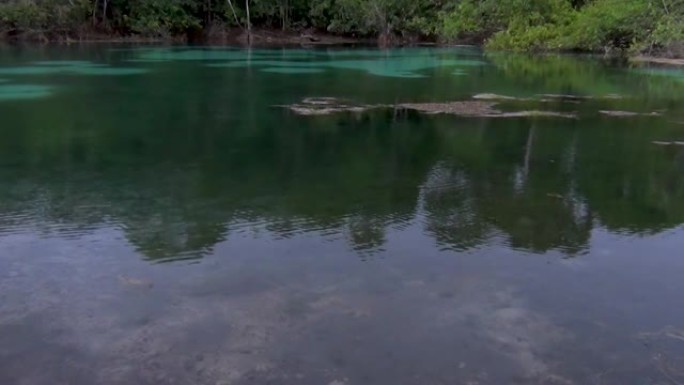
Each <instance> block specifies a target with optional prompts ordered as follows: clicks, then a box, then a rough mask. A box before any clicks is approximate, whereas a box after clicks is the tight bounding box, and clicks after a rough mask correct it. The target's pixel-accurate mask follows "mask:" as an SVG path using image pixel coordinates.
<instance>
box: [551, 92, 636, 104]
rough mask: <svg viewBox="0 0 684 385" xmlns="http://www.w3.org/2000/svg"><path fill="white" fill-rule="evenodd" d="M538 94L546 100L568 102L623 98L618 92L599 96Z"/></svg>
mask: <svg viewBox="0 0 684 385" xmlns="http://www.w3.org/2000/svg"><path fill="white" fill-rule="evenodd" d="M539 96H541V97H542V98H543V99H547V100H561V101H570V102H581V101H586V100H596V99H609V100H617V99H624V96H622V95H619V94H605V95H599V96H593V95H570V94H540V95H539Z"/></svg>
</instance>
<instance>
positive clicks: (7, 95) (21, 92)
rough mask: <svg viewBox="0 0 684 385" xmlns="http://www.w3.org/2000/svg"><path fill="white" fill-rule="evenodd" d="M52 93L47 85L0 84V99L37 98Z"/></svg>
mask: <svg viewBox="0 0 684 385" xmlns="http://www.w3.org/2000/svg"><path fill="white" fill-rule="evenodd" d="M50 95H52V89H51V88H50V87H48V86H41V85H34V84H2V85H0V101H5V100H23V99H38V98H44V97H46V96H50Z"/></svg>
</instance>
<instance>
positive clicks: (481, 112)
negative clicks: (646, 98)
mask: <svg viewBox="0 0 684 385" xmlns="http://www.w3.org/2000/svg"><path fill="white" fill-rule="evenodd" d="M496 105H497V103H496V102H487V101H480V100H466V101H454V102H437V103H399V104H389V105H388V104H357V103H353V102H350V101H346V100H343V99H338V98H332V97H316V98H305V99H304V100H302V101H301V102H300V103H295V104H290V105H284V106H278V107H283V108H287V109H289V110H290V111H292V112H294V113H296V114H298V115H309V116H311V115H329V114H333V113H339V112H357V113H358V112H364V111H368V110H370V109H374V108H393V109H395V110H413V111H417V112H420V113H424V114H449V115H457V116H463V117H472V118H478V117H481V118H521V117H557V118H567V119H575V118H577V115H575V114H574V113H563V112H557V111H537V110H534V111H513V112H506V111H501V110H498V109H496V108H494V107H495V106H496Z"/></svg>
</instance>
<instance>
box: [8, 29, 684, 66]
mask: <svg viewBox="0 0 684 385" xmlns="http://www.w3.org/2000/svg"><path fill="white" fill-rule="evenodd" d="M26 35H27V36H22V35H18V36H14V37H13V38H11V39H8V38H7V37H6V36H0V46H3V45H23V44H39V45H77V44H160V45H174V44H190V45H215V46H221V45H224V46H242V47H248V46H251V47H255V48H265V47H274V46H280V47H288V46H290V47H302V46H304V47H315V46H321V47H323V46H377V47H380V48H396V47H406V46H434V47H455V46H460V45H461V44H453V43H444V42H439V41H435V40H428V39H400V40H394V41H393V42H392V44H389V45H386V44H382V41H381V39H379V38H370V37H357V36H344V35H335V34H330V33H327V32H317V31H310V32H304V33H300V32H295V31H282V30H274V29H263V28H259V29H255V30H253V31H252V34H251V44H248V39H247V34H246V31H244V30H242V29H240V28H228V29H220V30H209V31H205V32H204V33H202V35H201V36H194V37H193V36H183V35H176V36H159V37H144V36H140V35H128V36H122V35H117V34H106V33H93V34H85V35H84V36H83V37H80V38H72V37H69V36H66V37H64V36H62V37H58V38H52V39H50V38H48V37H47V36H45V35H43V34H40V35H32V34H29V33H27V34H26ZM468 46H472V45H468ZM547 53H553V52H547ZM556 53H557V52H556ZM625 59H626V60H628V61H629V62H630V63H635V64H657V65H668V66H684V58H672V57H665V56H662V57H661V56H650V55H637V56H628V57H626V58H625Z"/></svg>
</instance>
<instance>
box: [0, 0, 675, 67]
mask: <svg viewBox="0 0 684 385" xmlns="http://www.w3.org/2000/svg"><path fill="white" fill-rule="evenodd" d="M231 3H232V5H233V6H232V7H230V6H229V2H228V1H226V0H4V1H3V0H0V35H13V34H20V33H22V32H33V31H36V32H40V33H47V35H49V34H50V33H58V34H63V33H66V34H69V33H78V32H79V31H81V30H83V29H84V27H86V29H87V28H93V27H94V28H98V29H100V30H105V31H108V32H115V33H119V34H141V35H151V36H176V35H184V34H187V33H188V32H193V33H194V32H198V31H201V30H203V29H204V30H208V29H209V28H213V27H214V26H217V25H218V26H221V27H223V26H237V25H242V26H244V25H246V24H247V17H248V15H247V12H246V10H247V7H246V6H247V4H248V3H249V5H250V15H249V18H250V25H253V26H255V27H262V28H282V29H283V30H303V29H307V28H313V29H316V30H319V31H327V32H332V33H337V34H344V35H352V36H379V37H381V42H384V43H391V42H393V41H395V40H396V37H400V38H401V39H402V40H404V41H406V40H409V39H414V38H417V37H423V38H425V37H431V38H439V39H442V40H446V41H457V42H478V43H485V44H486V46H487V47H488V48H489V49H496V50H515V51H536V50H582V51H598V52H610V53H612V52H621V53H638V52H643V51H648V52H651V53H654V52H655V53H660V54H667V55H671V56H682V55H684V0H451V1H449V0H232V1H231Z"/></svg>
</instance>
